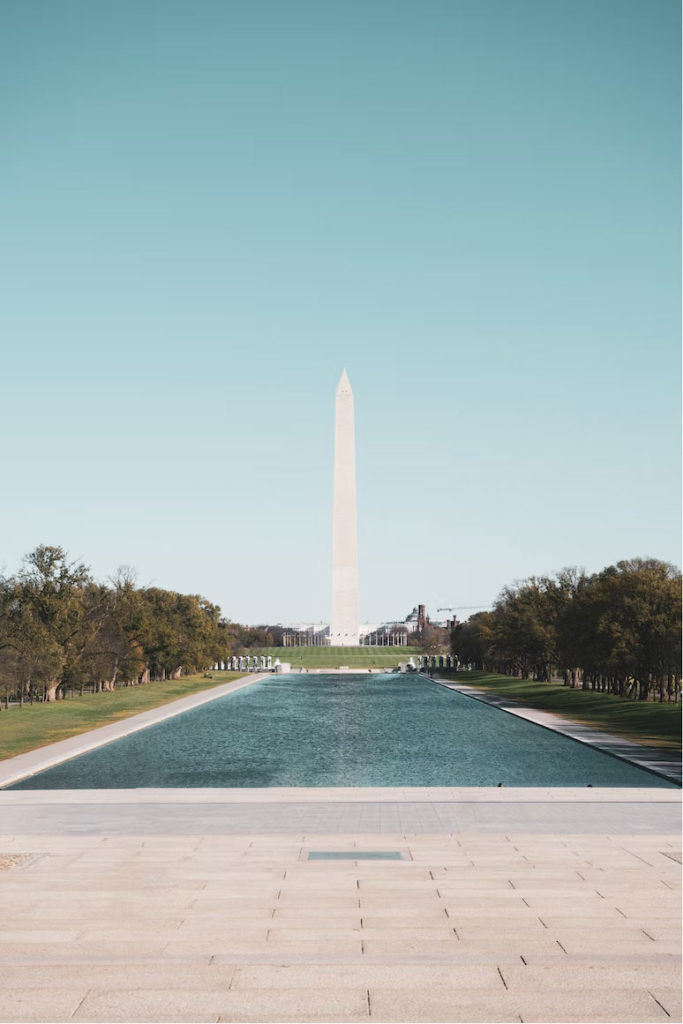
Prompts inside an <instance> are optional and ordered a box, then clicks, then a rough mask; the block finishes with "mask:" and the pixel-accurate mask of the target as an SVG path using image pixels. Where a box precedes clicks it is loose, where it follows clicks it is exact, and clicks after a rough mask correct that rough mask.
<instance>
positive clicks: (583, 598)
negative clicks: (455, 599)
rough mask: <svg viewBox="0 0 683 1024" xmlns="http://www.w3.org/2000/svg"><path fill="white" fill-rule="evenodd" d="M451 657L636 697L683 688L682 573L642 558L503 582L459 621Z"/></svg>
mask: <svg viewBox="0 0 683 1024" xmlns="http://www.w3.org/2000/svg"><path fill="white" fill-rule="evenodd" d="M451 647H452V651H453V653H454V654H455V655H456V656H457V657H458V658H459V660H460V661H461V662H464V663H469V664H472V665H474V666H475V667H477V668H481V669H485V670H487V671H493V672H502V673H504V674H506V675H513V676H519V677H521V678H523V679H530V678H533V679H535V680H538V681H541V682H548V681H550V680H551V678H553V676H560V677H561V678H562V681H563V682H564V684H565V685H566V686H571V687H580V688H582V689H584V690H598V691H600V692H603V693H612V694H617V695H618V696H620V697H626V698H631V699H634V700H648V699H654V700H659V701H678V700H679V699H680V694H681V573H680V570H678V569H677V568H676V567H675V566H673V565H670V564H669V563H667V562H661V561H658V560H657V559H653V558H649V559H642V558H635V559H631V560H630V561H623V562H618V563H617V564H616V565H610V566H607V568H605V569H603V570H602V571H601V572H597V573H594V574H592V575H586V574H585V573H584V572H583V571H581V570H578V569H563V570H562V571H561V572H559V573H556V574H555V575H554V576H547V577H546V576H544V577H538V578H537V577H533V576H532V577H530V578H529V579H527V580H524V581H522V582H518V583H515V584H513V585H511V586H508V587H505V588H504V590H503V591H502V593H501V594H500V596H499V598H498V600H497V601H496V603H495V606H494V608H493V610H492V611H486V612H479V613H478V614H476V615H472V616H470V618H469V619H468V620H467V621H466V622H464V623H460V624H459V625H458V626H456V628H455V630H454V631H453V634H452V638H451Z"/></svg>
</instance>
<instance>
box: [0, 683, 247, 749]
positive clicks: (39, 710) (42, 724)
mask: <svg viewBox="0 0 683 1024" xmlns="http://www.w3.org/2000/svg"><path fill="white" fill-rule="evenodd" d="M244 674H245V673H243V672H212V673H211V675H212V678H211V679H207V678H206V677H205V676H203V675H195V676H184V677H183V678H182V679H169V680H167V681H166V682H163V683H162V682H156V683H146V684H145V686H123V687H121V688H120V689H118V690H114V691H113V693H87V694H84V695H83V696H82V697H68V698H67V699H66V700H60V701H55V702H54V703H52V704H33V705H32V706H31V705H30V704H25V705H24V706H23V707H10V708H9V710H7V711H2V712H0V760H2V759H3V758H6V757H14V755H15V754H23V753H25V752H26V751H27V750H35V749H36V747H44V746H46V744H48V743H56V742H57V741H58V740H65V739H68V737H69V736H77V735H78V734H79V733H82V732H87V731H88V730H89V729H96V728H97V727H98V726H100V725H109V724H110V723H111V722H118V721H119V720H120V719H122V718H129V717H130V716H131V715H138V714H140V712H142V711H149V709H150V708H157V707H160V706H161V705H162V704H168V703H169V702H170V701H172V700H178V698H179V697H187V696H189V695H190V694H192V693H198V692H199V691H200V690H209V689H211V688H212V687H214V686H219V685H220V684H222V683H229V682H230V681H231V680H232V679H239V677H240V676H241V675H244Z"/></svg>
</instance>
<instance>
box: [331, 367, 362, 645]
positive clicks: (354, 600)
mask: <svg viewBox="0 0 683 1024" xmlns="http://www.w3.org/2000/svg"><path fill="white" fill-rule="evenodd" d="M330 644H331V646H333V647H355V646H356V645H357V644H358V552H357V541H356V451H355V442H354V429H353V391H352V390H351V384H350V383H349V378H348V377H347V376H346V370H344V371H343V373H342V375H341V378H340V381H339V385H338V387H337V398H336V403H335V419H334V511H333V514H332V621H331V623H330Z"/></svg>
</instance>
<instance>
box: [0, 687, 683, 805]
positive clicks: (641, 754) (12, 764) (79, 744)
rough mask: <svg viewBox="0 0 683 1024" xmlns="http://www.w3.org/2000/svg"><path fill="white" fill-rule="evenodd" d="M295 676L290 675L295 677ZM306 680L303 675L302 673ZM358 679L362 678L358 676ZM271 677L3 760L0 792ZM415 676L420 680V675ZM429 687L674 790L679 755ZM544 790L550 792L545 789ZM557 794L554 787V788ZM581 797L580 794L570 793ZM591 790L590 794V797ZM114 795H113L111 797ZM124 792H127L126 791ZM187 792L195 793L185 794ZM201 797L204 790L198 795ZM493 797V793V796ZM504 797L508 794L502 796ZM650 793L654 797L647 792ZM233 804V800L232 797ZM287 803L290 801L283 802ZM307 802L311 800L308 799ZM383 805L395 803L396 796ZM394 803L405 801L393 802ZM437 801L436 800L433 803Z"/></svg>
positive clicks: (485, 698)
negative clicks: (542, 731)
mask: <svg viewBox="0 0 683 1024" xmlns="http://www.w3.org/2000/svg"><path fill="white" fill-rule="evenodd" d="M296 674H298V673H292V675H296ZM306 674H308V673H306ZM345 674H348V675H358V674H359V673H354V672H349V673H345ZM360 674H364V673H360ZM271 675H273V673H270V672H259V673H254V674H250V675H245V676H242V677H241V678H240V679H234V680H232V681H231V682H228V683H224V684H222V685H219V686H215V687H212V688H211V689H210V690H202V691H201V692H200V693H195V694H190V695H189V696H187V697H181V698H179V699H178V700H174V701H171V702H169V703H168V704H163V705H161V706H160V707H158V708H151V709H150V710H149V711H143V712H141V713H140V714H138V715H131V716H130V717H129V718H125V719H123V720H121V721H119V722H112V723H110V724H109V725H104V726H100V727H99V728H97V729H91V730H89V731H88V732H84V733H80V734H79V735H78V736H72V737H70V738H69V739H65V740H59V741H58V742H57V743H51V744H49V745H47V746H44V747H38V748H37V749H35V750H31V751H28V752H27V753H25V754H18V755H16V756H15V757H10V758H6V759H5V760H3V761H0V790H2V788H3V787H6V786H10V785H12V784H13V783H15V782H19V781H20V780H21V779H25V778H27V777H29V776H31V775H37V774H38V773H39V772H43V771H46V770H47V769H48V768H52V767H54V766H55V765H57V764H61V763H62V762H64V761H68V760H71V759H72V758H75V757H80V756H81V755H82V754H86V753H88V752H90V751H92V750H95V749H97V748H98V747H102V746H105V745H106V744H108V743H112V742H114V741H115V740H118V739H122V738H123V737H124V736H129V735H131V734H132V733H135V732H139V731H140V730H142V729H147V728H149V727H150V726H153V725H157V724H158V723H160V722H164V721H167V720H168V719H170V718H174V717H176V716H177V715H180V714H183V713H184V712H186V711H190V710H192V709H194V708H198V707H201V706H202V705H204V704H208V703H210V702H211V701H214V700H219V699H220V698H222V697H225V696H227V695H228V694H231V693H234V692H235V691H237V690H240V689H243V688H244V687H246V686H251V685H252V684H254V683H257V682H260V681H261V680H262V679H267V678H268V677H269V676H271ZM420 675H423V674H422V673H420ZM423 678H425V679H430V677H429V676H425V675H423ZM430 681H432V682H435V683H437V684H438V685H440V686H443V687H445V688H446V689H450V690H455V691H456V692H458V693H461V694H462V695H463V696H466V697H471V698H473V699H475V700H478V701H480V702H482V703H485V704H487V705H489V706H491V707H496V708H498V710H501V711H505V712H507V713H508V714H513V715H515V716H516V717H518V718H522V719H524V720H526V721H528V722H531V723H532V724H534V725H539V726H541V727H542V728H545V729H549V730H550V731H551V732H556V733H559V734H561V735H563V736H566V737H568V738H569V739H573V740H576V741H578V742H580V743H584V744H586V745H588V746H592V747H595V748H596V749H598V750H600V751H602V752H603V753H606V754H609V755H611V756H613V757H616V758H617V759H619V760H622V761H626V762H628V763H631V764H633V765H635V766H636V767H638V768H642V769H644V770H646V771H649V772H651V773H653V774H655V775H657V776H659V777H663V778H666V779H667V780H668V781H669V782H673V783H675V784H677V785H680V782H681V755H680V753H678V754H676V752H674V751H668V750H664V749H661V748H655V747H646V746H644V745H643V744H639V743H635V742H633V741H631V740H625V739H622V738H620V737H617V736H613V735H611V734H609V733H606V732H603V731H601V730H599V729H594V728H593V727H591V726H587V725H582V724H581V723H579V722H574V721H571V720H570V719H566V718H562V717H560V716H559V715H555V714H551V713H550V712H547V711H538V710H537V709H534V708H525V707H524V706H523V705H520V704H516V703H514V702H513V701H510V700H507V699H506V698H504V697H500V696H498V695H496V694H492V693H487V692H486V691H482V690H478V689H475V688H474V687H468V686H467V685H464V684H462V683H454V682H452V681H450V680H446V679H441V678H439V677H435V678H431V680H430ZM277 788H278V789H279V790H280V791H286V788H285V787H277ZM378 788H379V787H363V788H362V789H359V790H358V792H360V793H364V794H366V796H365V799H368V796H367V794H369V793H370V792H374V791H376V790H378ZM412 788H413V789H414V790H415V791H419V792H420V794H421V795H420V797H419V799H421V800H429V799H432V797H430V796H428V795H427V794H429V793H432V794H433V793H436V792H439V791H443V787H412ZM548 788H549V789H550V787H548ZM558 788H559V787H558ZM399 789H400V790H401V791H402V792H408V791H409V790H410V787H396V788H394V787H391V788H390V789H388V792H390V793H393V794H396V793H397V791H398V790H399ZM467 789H468V791H469V792H473V791H476V790H477V789H479V791H481V788H480V787H468V788H467ZM273 791H274V790H273V789H267V790H264V792H266V793H272V792H273ZM575 791H576V792H581V790H578V789H577V790H575ZM596 791H597V790H593V789H592V790H591V792H596ZM99 792H112V791H109V790H100V791H99ZM113 792H115V791H113ZM128 792H130V791H128ZM174 792H176V793H178V792H182V790H174ZM189 792H197V791H196V790H190V791H189ZM204 792H206V790H204ZM229 792H231V793H233V794H235V793H240V792H245V793H254V792H255V790H253V789H249V790H241V789H233V790H229ZM290 792H291V793H297V794H300V793H302V792H304V789H303V788H301V789H299V788H292V789H291V790H290ZM312 792H314V793H321V792H327V793H330V792H333V793H334V792H340V793H349V792H352V789H351V788H342V787H339V788H335V789H329V788H327V789H323V788H320V789H318V788H316V789H314V790H312ZM448 792H453V787H448ZM494 792H495V790H494ZM508 792H509V790H508ZM652 792H656V790H653V791H652ZM233 799H239V798H238V797H233ZM287 799H291V797H288V798H287ZM312 799H315V797H313V798H312ZM319 799H331V797H329V796H328V797H319ZM387 799H393V800H395V799H396V796H393V797H391V798H388V797H387ZM399 799H411V798H410V797H407V798H405V797H404V798H399ZM437 799H438V798H437Z"/></svg>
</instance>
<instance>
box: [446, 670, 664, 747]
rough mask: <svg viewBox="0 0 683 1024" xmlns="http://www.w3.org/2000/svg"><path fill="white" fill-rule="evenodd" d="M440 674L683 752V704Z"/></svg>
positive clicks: (499, 678) (500, 678)
mask: <svg viewBox="0 0 683 1024" xmlns="http://www.w3.org/2000/svg"><path fill="white" fill-rule="evenodd" d="M437 674H438V675H439V676H443V677H444V678H448V679H455V680H457V682H459V683H467V684H468V685H469V686H477V687H481V689H482V690H489V691H490V692H491V693H496V694H499V695H500V696H502V697H509V698H510V700H515V701H518V702H519V703H520V704H525V705H527V707H530V708H540V709H541V710H543V711H552V712H554V713H556V714H558V715H562V716H563V717H564V718H570V719H572V720H573V721H575V722H583V723H585V724H586V725H593V726H595V727H596V728H598V729H604V730H605V732H610V733H614V734H615V735H617V736H623V737H625V738H626V739H629V740H635V741H636V742H638V743H645V744H647V745H649V746H658V747H672V748H675V749H677V750H680V749H681V705H680V704H655V703H649V702H647V703H646V702H644V701H642V702H641V701H635V700H624V699H623V698H621V697H613V696H612V695H611V694H607V693H594V692H593V691H592V690H572V689H571V687H569V686H562V685H558V684H557V683H536V682H532V681H531V680H525V679H515V678H512V677H510V676H501V675H497V674H495V673H492V672H447V671H445V670H443V669H439V670H437Z"/></svg>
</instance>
